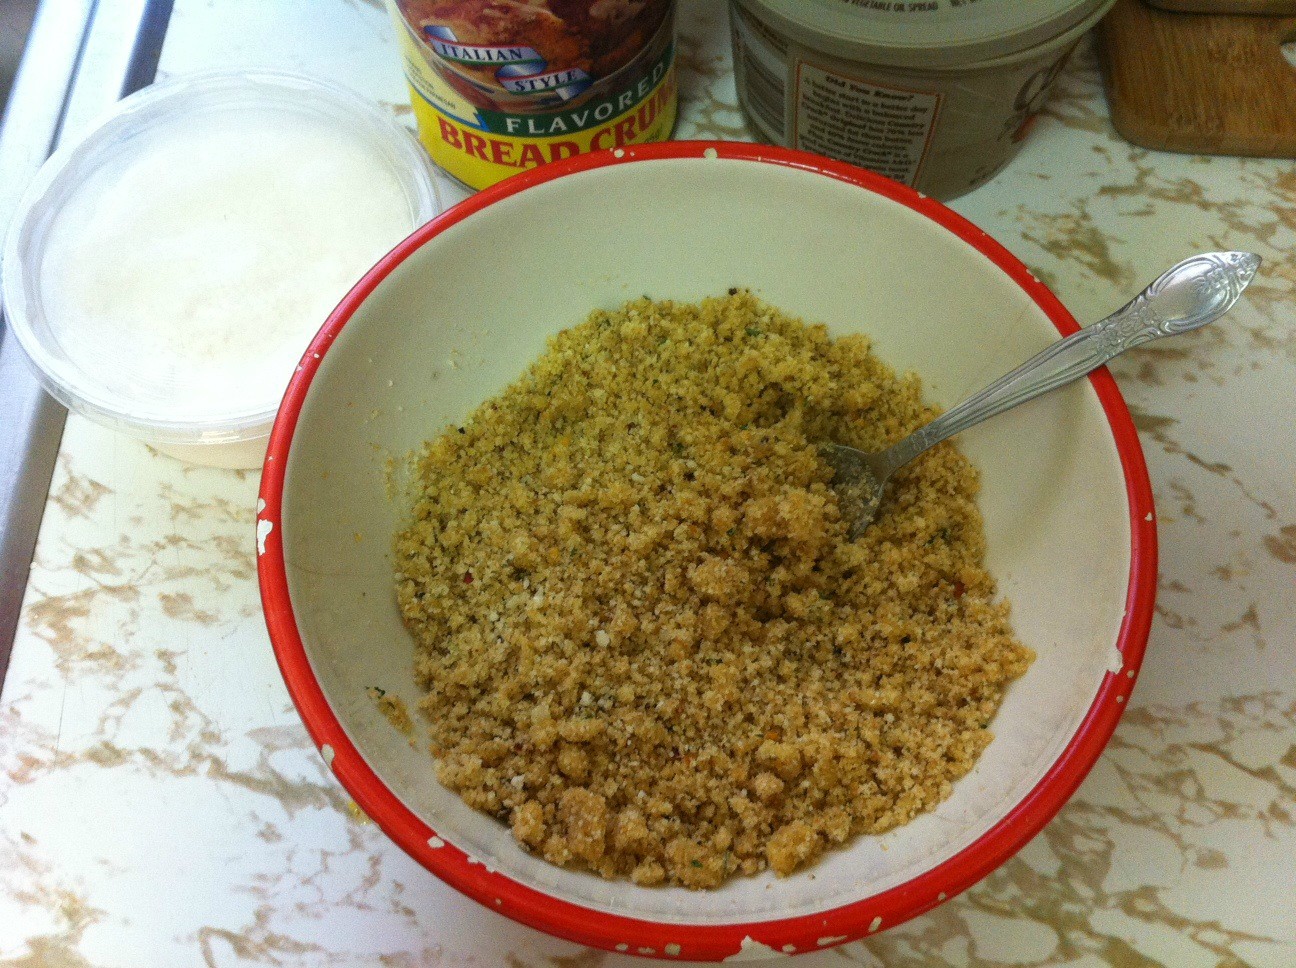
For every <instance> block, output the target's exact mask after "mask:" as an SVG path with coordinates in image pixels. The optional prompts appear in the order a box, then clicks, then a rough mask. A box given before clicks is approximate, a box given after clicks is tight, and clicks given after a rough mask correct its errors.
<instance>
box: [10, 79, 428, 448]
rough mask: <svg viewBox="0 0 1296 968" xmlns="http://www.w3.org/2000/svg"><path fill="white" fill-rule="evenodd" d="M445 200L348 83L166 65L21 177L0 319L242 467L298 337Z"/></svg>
mask: <svg viewBox="0 0 1296 968" xmlns="http://www.w3.org/2000/svg"><path fill="white" fill-rule="evenodd" d="M438 202H439V200H438V197H437V189H436V183H435V180H434V178H433V175H432V168H431V163H430V161H429V159H428V157H427V155H426V153H425V152H424V151H423V149H422V148H421V147H419V145H418V143H417V142H416V141H415V140H414V138H413V136H412V135H411V134H410V132H408V131H407V130H405V129H403V128H401V126H400V125H398V124H397V123H396V122H395V120H394V119H393V118H392V117H391V116H390V114H389V113H388V112H386V111H385V110H382V109H380V108H379V107H378V106H377V105H375V104H373V103H371V102H369V101H367V100H365V99H364V98H362V97H360V96H359V95H357V94H354V93H352V92H350V91H347V90H345V89H343V88H340V87H337V86H334V85H331V84H328V83H326V82H322V81H318V80H315V79H313V78H309V77H303V76H301V75H295V74H286V73H281V72H275V71H224V72H212V73H209V74H198V75H190V76H187V77H181V78H175V79H172V80H168V81H164V82H162V83H159V84H155V85H153V86H152V87H149V88H146V89H145V90H143V91H140V92H139V93H137V94H133V95H131V96H130V97H128V98H125V99H123V100H122V101H121V102H119V104H118V105H117V107H116V108H115V109H114V111H113V113H112V114H111V116H110V117H108V118H107V119H106V120H105V121H104V122H103V123H102V124H101V125H100V126H99V127H98V128H96V129H95V130H93V131H92V132H90V133H89V134H88V135H86V136H85V137H84V138H83V139H82V140H81V141H79V142H77V143H75V144H70V145H65V146H61V147H60V148H59V150H58V151H57V152H55V153H54V155H53V156H52V157H51V158H50V159H49V160H48V161H47V162H46V163H45V164H44V165H43V166H42V167H41V170H40V171H39V172H38V173H37V175H36V177H35V178H34V179H33V180H32V183H31V185H30V187H29V188H28V190H27V192H26V193H25V195H24V197H23V199H22V201H21V202H20V203H19V206H18V209H17V211H16V212H15V215H14V218H13V221H12V224H11V226H10V229H9V232H8V234H7V236H6V237H5V239H4V247H3V255H2V256H0V296H2V298H3V303H4V311H5V322H6V325H7V327H8V328H9V329H10V330H11V331H12V335H13V336H15V337H16V338H17V341H18V343H19V344H20V345H21V346H22V348H23V350H24V352H25V353H26V354H27V356H28V358H29V359H30V360H31V361H32V363H33V365H34V367H35V369H36V373H37V375H38V376H39V377H40V379H41V382H42V383H43V385H44V386H45V388H46V389H47V390H48V391H49V392H50V393H51V394H53V395H54V396H55V397H56V398H57V399H58V400H60V401H61V402H62V403H64V404H65V405H66V406H67V407H68V408H69V409H71V410H75V411H77V412H79V413H81V414H84V415H85V416H87V417H89V418H91V419H93V420H96V421H98V422H100V423H103V424H105V425H107V426H109V427H112V428H114V429H117V430H120V431H123V432H125V433H128V434H131V435H133V436H136V437H139V438H141V439H142V440H144V441H146V442H148V443H150V444H152V445H153V446H154V447H156V448H157V449H159V450H161V451H164V452H166V453H169V454H173V455H175V456H178V457H182V458H183V459H185V460H188V461H191V462H194V463H200V464H211V465H214V466H220V467H255V466H258V465H259V464H260V463H261V460H262V458H263V456H264V453H265V446H266V442H267V439H268V435H269V432H270V425H271V422H272V420H273V419H274V416H275V411H276V410H277V408H278V405H279V401H280V398H281V397H282V395H283V392H284V389H285V387H286V386H287V384H288V381H289V380H290V378H291V377H292V375H293V373H294V372H295V369H296V364H297V362H298V360H300V359H301V357H302V354H303V353H304V352H305V350H306V348H307V346H308V345H309V343H310V340H311V337H312V336H313V335H314V334H315V333H316V331H317V330H318V329H319V327H320V326H321V325H322V324H323V323H324V320H325V319H326V318H327V317H328V314H329V312H330V311H331V310H332V309H333V308H334V307H335V306H336V305H337V303H338V302H339V300H341V298H342V297H343V296H344V295H345V294H346V292H347V291H348V289H350V287H351V286H353V285H354V284H355V283H356V282H357V281H358V280H359V279H360V278H361V276H362V275H363V274H364V272H365V271H366V270H367V269H369V268H370V267H371V266H372V265H373V264H374V263H375V262H376V261H377V260H378V259H379V258H380V257H381V256H382V255H383V254H384V253H385V252H387V251H388V250H389V249H391V248H392V246H394V245H395V244H396V243H397V242H399V241H400V240H401V239H402V238H404V237H405V236H406V235H408V234H409V233H410V232H411V231H413V230H414V229H415V228H416V227H417V226H419V225H421V224H422V223H423V222H425V221H427V220H428V219H430V218H432V216H434V215H435V214H436V213H437V211H438V210H439V204H438Z"/></svg>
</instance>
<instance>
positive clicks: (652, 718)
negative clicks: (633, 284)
mask: <svg viewBox="0 0 1296 968" xmlns="http://www.w3.org/2000/svg"><path fill="white" fill-rule="evenodd" d="M933 416H934V412H933V411H932V410H931V409H930V408H928V407H926V406H925V405H924V404H923V403H922V399H921V388H920V385H919V381H918V380H917V378H915V377H913V376H906V377H903V378H897V377H896V376H895V374H894V373H893V372H892V371H891V370H890V369H889V368H887V367H886V366H885V365H884V364H883V363H881V362H880V361H879V360H878V359H877V358H876V357H874V356H873V355H871V354H870V352H869V343H868V341H867V339H865V338H863V337H860V336H848V337H844V338H841V339H837V340H833V339H830V338H829V336H828V334H827V331H826V330H825V329H824V328H823V327H822V326H807V325H805V324H804V323H802V322H800V321H799V320H796V319H792V318H789V317H788V316H785V315H783V314H782V313H780V312H778V311H777V310H775V309H772V308H771V307H769V306H767V305H765V304H763V303H761V302H760V301H758V300H757V299H756V298H754V297H753V296H751V295H750V294H748V293H746V292H734V293H731V295H730V296H729V297H727V298H719V299H710V300H706V301H704V302H703V303H701V304H700V305H685V304H682V303H671V302H656V303H654V302H650V301H648V300H646V299H642V300H638V301H635V302H631V303H629V304H627V305H626V306H625V307H623V308H622V309H620V310H619V311H616V312H596V313H594V314H593V315H592V316H591V317H590V318H589V320H588V321H587V322H585V323H583V324H581V325H579V326H576V327H574V328H572V329H569V330H566V331H564V332H562V333H560V334H558V335H557V336H556V337H554V338H553V340H552V341H551V342H550V345H549V349H548V351H547V352H546V353H545V354H544V355H543V356H542V357H541V358H540V359H539V360H538V361H536V363H535V364H534V365H533V366H532V367H531V368H530V369H529V370H528V371H527V372H526V374H525V375H524V376H523V377H522V378H521V379H520V380H518V381H517V382H516V383H515V384H514V385H513V386H511V387H510V388H509V389H508V390H506V391H505V392H504V393H503V394H501V395H500V396H498V397H496V398H494V399H492V400H490V401H488V402H487V403H485V404H483V405H482V406H481V407H479V408H478V409H477V410H476V411H475V412H474V413H473V415H472V416H471V418H470V419H468V420H467V421H466V422H465V423H464V425H463V426H462V427H452V428H450V429H449V430H448V431H447V432H446V433H444V434H443V435H442V436H440V437H438V438H437V439H436V440H434V441H432V442H431V443H430V444H429V445H428V447H427V450H426V452H425V453H424V454H423V455H422V457H421V459H420V463H419V466H418V469H417V478H418V489H419V496H418V498H417V500H416V502H415V506H414V508H413V517H412V523H411V524H410V525H409V526H408V528H407V529H406V530H405V531H404V532H403V533H401V534H400V535H398V536H397V539H396V543H395V548H396V560H397V567H398V573H399V574H398V584H397V596H398V600H399V604H400V608H401V611H402V613H403V615H404V618H405V621H406V624H407V625H408V627H409V629H410V630H411V632H412V633H413V635H414V637H415V639H416V641H417V644H418V657H417V662H416V678H417V681H418V683H419V685H420V686H421V687H422V688H424V689H425V690H427V696H426V697H425V698H424V699H423V700H422V701H421V702H420V706H421V708H422V711H423V712H424V713H425V714H426V715H427V717H428V720H429V722H430V724H431V735H432V752H433V755H434V756H435V757H436V760H437V765H436V770H437V776H438V778H439V779H440V781H441V782H442V783H443V784H445V785H446V786H447V787H449V788H450V789H452V790H455V791H457V792H458V793H459V795H460V796H462V797H463V799H464V800H465V801H466V802H467V803H468V804H469V805H470V806H472V807H474V808H476V809H478V810H482V811H485V812H486V813H489V814H491V815H493V816H495V817H497V818H498V819H499V820H500V821H502V822H504V823H507V824H509V825H510V827H511V829H512V831H513V834H514V836H515V837H516V838H517V840H518V842H519V843H520V844H522V845H523V846H524V847H525V848H526V849H528V850H531V851H533V852H535V853H536V854H538V855H540V856H542V857H544V858H546V859H547V860H549V861H551V862H552V863H555V864H561V865H564V866H570V867H577V868H582V869H585V870H589V871H592V872H595V873H597V874H599V875H601V876H603V877H608V878H613V877H628V878H630V879H631V880H633V881H634V882H635V883H638V884H644V885H652V884H678V885H684V886H687V887H693V888H707V887H715V886H716V885H718V884H720V883H721V882H722V881H724V880H725V879H726V878H728V877H729V876H731V875H734V874H754V873H756V872H758V871H761V870H763V869H765V868H767V867H768V868H772V869H773V870H774V871H775V872H777V873H778V874H788V873H790V872H792V871H794V870H796V869H798V868H800V867H802V866H804V865H806V864H808V863H810V862H812V861H813V860H814V859H815V858H816V857H817V856H819V854H820V853H821V852H822V851H823V850H824V849H825V848H828V847H830V846H832V845H835V844H840V843H842V842H844V841H845V840H847V839H848V838H850V837H852V836H855V835H858V834H863V833H881V832H883V831H886V830H890V829H892V828H894V827H896V826H898V825H900V824H903V823H906V822H908V821H909V820H911V819H912V818H913V817H915V816H916V815H918V814H919V813H922V812H923V811H926V810H930V809H932V808H933V807H935V806H936V804H938V803H939V802H940V801H941V800H943V799H944V798H945V797H947V796H948V795H949V794H950V791H951V785H952V783H953V782H954V781H955V780H957V779H958V778H959V777H961V776H963V775H964V774H966V773H967V772H968V770H970V769H971V768H972V766H973V764H974V763H975V762H976V759H977V757H978V756H979V755H980V753H981V751H982V750H983V749H985V747H986V745H987V744H988V743H989V742H990V739H991V735H990V733H989V731H988V730H987V728H986V727H987V724H988V723H989V722H990V720H991V718H992V717H993V716H994V713H995V710H996V709H997V708H998V706H999V703H1000V700H1001V699H1002V697H1003V693H1004V690H1005V688H1006V687H1007V685H1008V684H1009V683H1010V682H1011V681H1012V680H1013V679H1014V678H1016V677H1018V676H1020V675H1021V674H1022V673H1023V672H1024V671H1025V670H1026V668H1027V666H1028V665H1029V663H1030V661H1031V659H1032V658H1033V654H1032V653H1031V651H1030V650H1029V649H1027V648H1026V647H1024V646H1023V645H1022V644H1021V643H1019V642H1018V641H1017V640H1016V639H1015V637H1014V635H1013V632H1012V629H1011V627H1010V625H1009V621H1008V606H1007V605H1006V604H1005V603H996V602H995V601H994V591H995V587H994V582H993V580H992V579H991V578H990V576H989V574H988V573H987V572H986V570H985V568H984V567H983V565H982V558H983V554H984V538H983V534H982V525H981V518H980V515H979V513H978V511H977V508H976V505H975V503H974V498H975V493H976V490H977V480H976V474H975V472H974V470H973V468H972V467H971V465H970V464H969V463H968V461H967V460H966V459H965V458H964V457H963V456H962V454H961V453H960V452H959V451H958V450H957V449H956V448H955V447H954V446H953V445H951V444H943V445H941V446H939V447H937V448H935V449H934V450H932V451H931V452H929V453H928V454H927V455H925V456H924V457H923V458H921V459H919V460H918V461H916V462H915V463H914V464H912V465H910V466H909V467H908V468H906V469H905V470H903V471H902V472H901V473H900V474H899V475H898V476H897V478H896V479H895V481H894V484H893V487H892V489H891V491H890V494H889V498H888V500H887V501H886V502H885V503H884V505H883V509H882V513H881V515H880V516H879V518H878V520H877V522H876V523H875V524H874V525H873V526H872V527H871V528H869V529H868V531H867V532H866V533H865V534H864V535H863V537H861V538H860V539H859V540H857V541H855V542H853V543H852V542H849V541H848V540H847V539H846V525H845V523H844V522H843V520H842V519H841V516H840V514H839V510H838V501H837V496H836V495H835V494H834V492H833V490H832V488H831V487H830V480H831V474H832V472H831V471H830V469H829V468H828V466H827V465H826V464H825V462H824V461H823V459H822V458H821V457H820V455H819V452H818V449H817V448H816V446H815V443H816V442H818V441H827V440H834V441H837V442H839V443H847V444H851V445H854V446H859V447H863V448H866V449H874V448H880V447H882V446H884V445H885V444H887V443H889V442H893V441H895V440H897V439H898V438H900V437H901V436H902V435H904V434H905V433H907V432H909V431H911V430H913V429H914V428H916V427H917V426H919V425H921V424H922V423H924V422H926V421H927V420H929V419H931V418H932V417H933Z"/></svg>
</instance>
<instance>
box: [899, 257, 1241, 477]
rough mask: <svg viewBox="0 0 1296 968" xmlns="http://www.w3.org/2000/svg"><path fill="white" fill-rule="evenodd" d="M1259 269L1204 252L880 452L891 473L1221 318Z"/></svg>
mask: <svg viewBox="0 0 1296 968" xmlns="http://www.w3.org/2000/svg"><path fill="white" fill-rule="evenodd" d="M1259 267H1260V257H1259V256H1258V255H1253V254H1251V253H1249V252H1208V253H1204V254H1202V255H1195V256H1193V257H1192V258H1190V259H1185V260H1184V261H1183V262H1180V263H1179V264H1178V265H1176V266H1173V267H1172V268H1170V269H1168V270H1166V271H1165V272H1164V273H1162V275H1161V276H1160V277H1159V278H1158V279H1157V280H1156V282H1154V283H1152V285H1150V286H1148V287H1147V288H1146V289H1144V290H1143V291H1142V292H1141V293H1139V294H1138V295H1137V296H1135V297H1134V298H1133V299H1132V300H1130V301H1129V302H1128V303H1126V304H1125V305H1124V306H1122V307H1121V308H1120V309H1118V310H1116V312H1114V313H1112V314H1111V315H1110V316H1108V317H1107V318H1106V319H1103V320H1101V321H1099V322H1097V323H1094V324H1093V325H1092V326H1086V327H1085V328H1084V329H1082V330H1080V331H1079V332H1078V333H1073V334H1072V335H1070V336H1068V337H1067V338H1066V339H1062V340H1059V341H1058V342H1056V343H1054V344H1052V345H1051V346H1049V347H1047V348H1046V349H1044V350H1043V351H1042V352H1040V353H1038V354H1036V355H1035V356H1033V357H1031V358H1030V359H1029V360H1027V361H1026V362H1025V363H1023V364H1022V365H1021V366H1019V367H1017V369H1015V370H1013V371H1012V372H1010V373H1007V374H1005V375H1004V376H1002V377H1000V378H999V379H998V380H996V381H995V382H994V383H992V384H990V385H989V386H988V387H986V388H985V389H984V390H982V391H980V392H979V393H977V394H975V395H973V396H971V397H968V399H966V400H964V401H963V402H962V403H960V404H958V406H956V407H954V408H953V409H951V410H949V411H947V412H946V413H944V414H942V415H941V416H940V417H937V418H936V419H935V420H933V421H932V422H931V423H929V424H927V426H925V427H921V428H919V429H918V430H916V431H914V433H912V434H910V435H909V436H908V437H906V438H905V439H904V440H901V441H900V442H899V443H897V444H895V445H894V446H892V447H891V448H889V449H888V450H886V451H884V452H883V454H882V455H881V456H883V457H885V458H886V460H887V462H888V464H890V465H891V467H892V468H898V467H900V466H901V465H902V464H906V463H908V462H909V461H911V460H913V459H914V458H915V457H917V456H918V455H919V454H921V453H922V452H923V451H925V450H927V449H929V448H931V447H934V446H935V445H936V444H938V443H940V442H941V441H942V440H946V439H947V438H949V437H952V436H954V435H955V434H957V433H960V432H962V431H964V430H967V429H968V428H969V427H971V426H973V425H974V424H979V423H980V422H981V421H982V420H985V419H987V418H989V417H993V416H995V415H996V414H1000V413H1003V412H1004V411H1005V410H1010V409H1012V408H1013V407H1015V406H1017V405H1019V404H1022V403H1025V402H1026V401H1027V400H1033V399H1035V397H1038V396H1040V395H1041V394H1044V393H1048V392H1049V391H1050V390H1056V389H1057V388H1058V387H1061V386H1065V385H1066V384H1068V383H1071V382H1072V381H1074V380H1078V379H1080V377H1082V376H1085V375H1086V374H1087V373H1090V372H1092V371H1093V370H1096V369H1098V367H1100V366H1102V365H1103V364H1104V363H1106V362H1107V361H1108V360H1110V359H1112V358H1113V357H1115V356H1119V355H1120V354H1121V353H1124V352H1125V351H1126V350H1128V349H1133V348H1134V347H1135V346H1142V345H1143V344H1144V343H1149V342H1151V341H1152V340H1154V339H1161V338H1162V337H1164V336H1174V335H1176V334H1178V333H1186V332H1188V331H1189V330H1192V329H1197V328H1198V327H1200V326H1205V325H1206V324H1207V323H1209V322H1211V321H1212V320H1214V319H1218V318H1219V317H1220V316H1222V315H1224V314H1225V313H1226V312H1228V311H1229V309H1231V308H1232V306H1233V304H1234V303H1236V302H1237V300H1238V297H1239V296H1241V295H1242V290H1243V289H1245V288H1246V287H1247V284H1248V283H1249V282H1250V281H1251V279H1252V277H1254V276H1255V273H1256V270H1257V269H1258V268H1259Z"/></svg>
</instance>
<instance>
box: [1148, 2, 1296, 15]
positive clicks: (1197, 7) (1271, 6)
mask: <svg viewBox="0 0 1296 968" xmlns="http://www.w3.org/2000/svg"><path fill="white" fill-rule="evenodd" d="M1148 2H1149V3H1152V4H1154V5H1155V6H1158V7H1160V8H1161V9H1163V10H1178V11H1180V12H1183V13H1253V14H1282V15H1284V16H1296V0H1148Z"/></svg>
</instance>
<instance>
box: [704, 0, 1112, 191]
mask: <svg viewBox="0 0 1296 968" xmlns="http://www.w3.org/2000/svg"><path fill="white" fill-rule="evenodd" d="M1112 3H1113V0H1029V2H1027V0H730V13H731V19H732V26H733V47H734V74H735V79H736V81H737V85H738V99H739V102H740V103H741V105H742V107H743V109H744V110H745V111H746V113H747V116H748V117H749V119H750V120H751V121H752V123H753V124H754V125H755V126H756V128H757V130H758V131H759V132H761V133H762V134H763V135H764V136H765V137H767V138H769V140H770V141H772V142H774V143H775V144H781V145H785V146H787V147H790V148H800V149H803V150H806V151H813V152H817V153H819V154H823V155H827V156H829V157H831V158H836V159H838V160H840V161H846V162H850V163H852V164H856V165H859V166H861V167H863V168H869V169H872V170H873V171H876V172H879V173H880V174H883V175H886V176H888V177H890V178H894V179H895V180H896V181H900V182H903V183H905V184H906V185H911V186H913V187H914V188H917V189H918V190H919V191H921V192H923V193H925V194H927V195H931V196H933V197H935V198H938V199H950V198H954V197H955V196H958V195H962V194H963V193H964V192H968V191H971V190H972V189H973V188H976V187H977V186H978V185H980V184H982V183H984V182H985V181H986V180H988V179H989V178H991V177H992V176H993V175H994V174H995V173H996V172H998V171H999V170H1000V169H1001V168H1003V167H1004V166H1005V165H1006V164H1008V162H1009V161H1011V160H1012V158H1013V156H1014V155H1016V153H1017V151H1018V150H1019V148H1020V147H1021V144H1022V141H1023V140H1024V139H1025V137H1026V134H1027V132H1028V131H1029V130H1030V127H1031V124H1032V122H1033V121H1034V120H1035V117H1036V116H1037V115H1038V114H1039V112H1040V110H1041V109H1042V108H1043V106H1044V104H1045V102H1046V101H1047V99H1048V96H1049V92H1050V91H1051V90H1052V88H1053V83H1054V81H1055V80H1056V79H1057V77H1058V75H1059V74H1060V73H1061V72H1062V69H1063V67H1065V66H1066V62H1067V59H1068V58H1069V57H1070V55H1071V52H1072V51H1073V50H1074V49H1075V46H1076V44H1077V43H1078V42H1079V40H1080V38H1081V37H1082V36H1083V35H1084V34H1085V33H1086V32H1087V31H1088V30H1089V29H1090V28H1092V27H1093V26H1094V25H1095V24H1096V23H1097V22H1098V21H1099V20H1100V19H1102V17H1103V15H1104V14H1105V13H1106V12H1107V10H1108V9H1109V8H1110V7H1111V5H1112Z"/></svg>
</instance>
